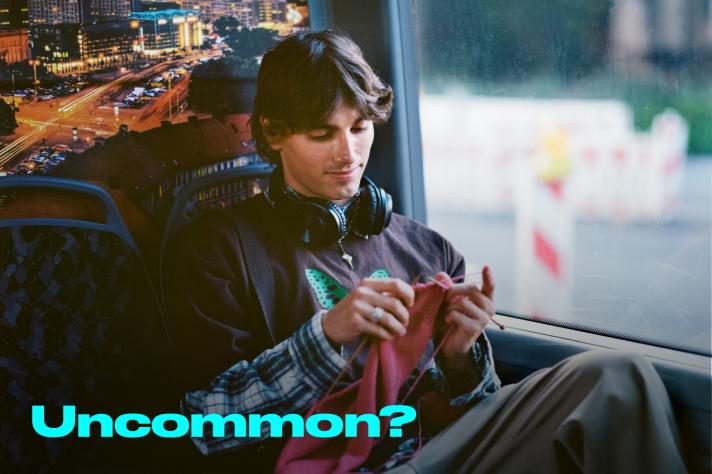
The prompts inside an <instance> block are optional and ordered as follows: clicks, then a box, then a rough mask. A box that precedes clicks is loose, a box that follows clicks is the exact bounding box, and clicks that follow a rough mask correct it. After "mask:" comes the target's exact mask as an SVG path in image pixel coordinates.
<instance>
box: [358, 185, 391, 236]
mask: <svg viewBox="0 0 712 474" xmlns="http://www.w3.org/2000/svg"><path fill="white" fill-rule="evenodd" d="M364 178H365V177H364ZM362 192H363V197H364V201H363V202H362V206H363V207H362V210H361V211H360V212H359V223H360V225H359V231H360V232H362V233H366V234H370V235H375V234H380V233H381V232H383V230H384V229H385V228H386V227H388V224H389V223H390V221H391V213H392V210H393V200H392V199H391V195H390V194H388V193H387V192H386V191H385V190H384V189H383V188H380V187H378V186H376V185H375V184H374V183H373V181H371V180H370V179H368V178H365V185H364V186H363V187H362Z"/></svg>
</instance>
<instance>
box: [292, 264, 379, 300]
mask: <svg viewBox="0 0 712 474" xmlns="http://www.w3.org/2000/svg"><path fill="white" fill-rule="evenodd" d="M304 273H306V275H307V280H308V281H309V284H310V285H311V287H312V289H313V290H314V293H316V297H317V298H318V300H319V304H320V305H321V307H322V308H324V309H331V308H333V307H334V306H335V305H336V304H337V303H338V302H339V301H341V300H342V299H344V297H345V296H346V295H347V294H348V290H347V289H346V288H344V286H343V285H342V284H341V283H339V282H338V281H336V280H335V279H334V278H332V277H330V276H329V275H327V274H325V273H322V272H320V271H319V270H314V269H313V268H307V269H305V270H304ZM369 278H378V279H381V280H383V279H385V278H388V272H387V271H386V270H384V269H383V268H380V269H378V270H376V271H375V272H373V273H372V274H371V276H370V277H369Z"/></svg>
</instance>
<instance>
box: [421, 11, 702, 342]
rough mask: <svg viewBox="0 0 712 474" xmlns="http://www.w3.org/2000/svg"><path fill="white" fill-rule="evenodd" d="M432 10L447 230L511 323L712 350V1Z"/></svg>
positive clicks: (425, 89) (437, 153) (435, 166)
mask: <svg viewBox="0 0 712 474" xmlns="http://www.w3.org/2000/svg"><path fill="white" fill-rule="evenodd" d="M414 5H415V14H414V19H415V31H416V47H417V48H416V50H417V54H418V58H417V60H418V67H419V76H420V81H421V84H420V85H421V99H420V118H421V128H422V140H423V152H424V158H423V159H424V172H425V185H426V199H427V208H428V221H429V225H431V226H432V227H433V228H435V229H437V230H438V231H440V232H441V233H442V234H443V235H445V236H447V237H448V238H450V240H451V241H452V242H453V243H454V244H455V246H456V247H457V248H458V249H459V250H460V252H462V253H463V254H464V255H465V257H466V260H467V263H468V272H472V273H476V272H477V271H478V270H479V269H481V266H482V265H484V264H490V265H491V267H492V269H493V274H494V277H495V280H496V282H497V290H496V306H497V309H498V311H500V312H502V313H505V314H506V313H509V314H512V315H516V316H520V317H527V318H533V319H539V320H545V321H554V322H561V323H566V324H572V325H577V326H578V327H582V328H584V329H592V330H596V329H603V330H606V331H607V332H609V333H613V334H622V335H627V336H633V337H637V338H643V339H645V340H649V341H651V342H653V343H656V344H662V345H668V346H673V347H680V348H684V349H686V350H691V351H696V352H703V353H708V354H709V353H710V352H711V351H710V340H711V338H712V336H711V334H710V314H711V311H710V286H711V279H710V262H711V258H712V256H711V255H710V253H711V241H710V215H711V205H710V203H711V201H712V197H711V195H710V186H711V183H712V112H711V111H712V81H710V80H709V78H710V77H712V75H711V74H712V3H711V2H709V1H708V0H608V1H604V0H537V1H530V2H516V3H511V2H501V1H495V0H473V1H467V2H463V1H455V0H439V1H437V2H433V1H427V0H416V1H415V3H414Z"/></svg>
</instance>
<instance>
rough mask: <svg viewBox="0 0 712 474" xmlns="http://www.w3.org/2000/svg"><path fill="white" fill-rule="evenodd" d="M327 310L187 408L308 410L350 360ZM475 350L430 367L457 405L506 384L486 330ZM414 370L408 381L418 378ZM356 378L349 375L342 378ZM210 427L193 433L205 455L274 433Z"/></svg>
mask: <svg viewBox="0 0 712 474" xmlns="http://www.w3.org/2000/svg"><path fill="white" fill-rule="evenodd" d="M323 313H324V311H323V310H322V311H319V312H317V313H316V314H315V315H314V316H313V317H312V318H311V319H310V320H308V321H306V322H305V323H304V324H303V325H302V326H301V327H300V328H299V329H298V330H297V331H296V332H295V333H294V334H292V335H291V336H290V337H288V338H287V339H285V340H284V341H282V342H280V343H279V344H277V345H276V346H275V347H273V348H271V349H268V350H266V351H264V352H262V353H261V354H260V355H258V356H257V357H256V358H255V359H253V360H252V361H251V362H248V361H246V360H242V361H240V362H238V363H237V364H235V365H233V366H232V367H230V368H229V369H228V370H226V371H225V372H224V373H222V374H220V375H219V376H217V377H216V378H215V379H214V380H213V381H212V383H211V384H210V385H209V386H208V387H207V388H206V389H205V390H198V391H194V392H189V393H187V394H185V396H184V397H183V400H182V401H181V408H182V410H183V412H184V413H185V414H187V415H190V414H194V413H195V414H203V415H207V414H219V415H222V416H226V415H229V414H231V413H239V414H243V415H245V416H246V415H248V414H251V413H259V414H266V413H274V414H277V415H284V414H287V413H297V414H302V415H303V414H306V413H307V411H308V410H309V408H311V406H312V405H313V404H314V403H316V402H317V401H318V400H319V399H321V398H322V397H323V396H324V395H325V394H326V392H327V390H328V389H329V387H330V386H331V384H332V382H333V381H334V379H335V378H336V376H337V375H338V373H339V372H340V371H341V370H342V369H343V368H344V367H345V366H346V360H345V359H344V358H343V357H342V356H341V355H340V354H339V353H337V352H336V351H335V350H334V348H333V347H332V346H331V344H330V343H329V341H328V340H327V338H326V335H325V334H324V329H323V326H322V324H321V318H322V315H323ZM471 353H472V364H471V365H470V366H469V367H467V368H466V369H464V371H463V370H461V371H459V372H448V370H447V368H445V367H441V365H442V364H438V362H437V361H438V358H437V357H436V358H435V360H434V361H431V363H430V364H429V365H427V366H426V367H425V370H428V372H429V375H430V377H431V382H432V383H434V384H435V386H436V387H438V389H440V390H441V391H443V392H444V393H445V395H446V396H447V397H448V399H449V401H450V404H451V405H453V406H463V405H470V404H473V403H475V402H476V401H477V400H480V399H482V398H484V397H486V396H487V395H488V394H490V393H493V392H494V391H496V390H497V389H498V388H499V387H500V386H501V382H500V380H499V378H498V377H497V374H496V373H495V371H494V364H493V358H492V351H491V348H490V345H489V342H488V340H487V337H486V336H485V334H484V333H482V335H481V336H480V338H479V339H478V340H477V342H476V343H475V344H474V345H473V347H472V352H471ZM416 372H417V369H416ZM347 374H348V372H347ZM414 375H415V374H414ZM414 375H412V376H411V377H410V378H409V380H408V382H406V384H408V383H410V382H411V381H412V380H413V379H414V378H415V377H414ZM424 378H425V377H424ZM352 381H353V380H348V379H347V380H344V381H343V382H342V383H343V384H346V383H350V382H352ZM449 381H450V382H449ZM463 381H465V382H464V383H463ZM210 433H211V427H210V424H207V425H205V435H204V436H203V437H194V438H193V442H194V443H195V445H196V446H197V447H198V449H199V450H200V451H201V452H202V453H203V454H206V455H208V454H212V453H216V452H220V451H226V450H232V449H239V448H241V447H243V446H246V445H248V444H252V443H256V442H259V441H261V440H263V439H265V438H267V437H268V436H269V426H268V424H267V423H263V424H262V432H261V437H260V438H257V437H235V436H234V433H233V431H232V424H231V423H227V424H226V430H225V436H221V437H213V436H211V434H210ZM413 445H414V443H412V440H405V441H404V442H403V443H401V445H400V446H399V448H398V449H397V451H396V452H395V453H394V456H393V457H394V461H393V462H389V463H387V464H389V466H387V467H389V468H390V467H392V465H395V464H397V461H396V460H395V458H400V457H402V456H403V455H404V454H407V453H408V452H409V451H410V448H409V446H413Z"/></svg>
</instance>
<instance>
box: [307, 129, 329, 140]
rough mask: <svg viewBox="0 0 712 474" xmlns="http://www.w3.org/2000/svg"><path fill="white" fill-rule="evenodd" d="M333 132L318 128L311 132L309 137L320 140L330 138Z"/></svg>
mask: <svg viewBox="0 0 712 474" xmlns="http://www.w3.org/2000/svg"><path fill="white" fill-rule="evenodd" d="M330 136H331V134H330V133H329V132H327V131H324V130H316V131H314V132H312V133H310V134H309V138H311V139H312V140H316V141H318V142H321V141H325V140H328V139H329V137H330Z"/></svg>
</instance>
